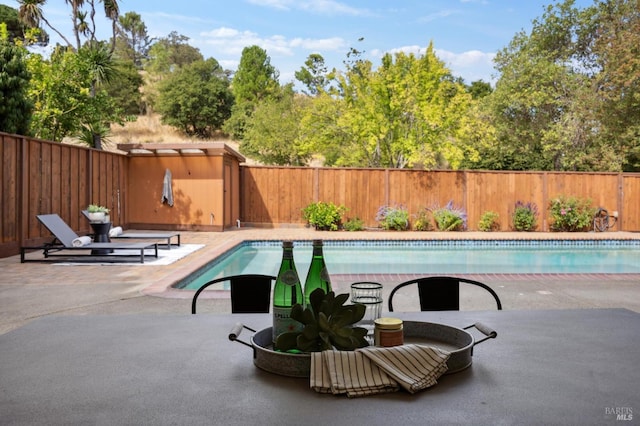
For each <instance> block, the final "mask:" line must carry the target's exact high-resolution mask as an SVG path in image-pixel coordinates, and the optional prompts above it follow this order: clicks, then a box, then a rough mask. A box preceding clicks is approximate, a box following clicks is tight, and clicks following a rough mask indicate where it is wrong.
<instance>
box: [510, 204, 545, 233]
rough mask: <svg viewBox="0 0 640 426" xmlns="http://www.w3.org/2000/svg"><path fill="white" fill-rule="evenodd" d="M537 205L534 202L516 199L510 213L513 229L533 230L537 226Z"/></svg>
mask: <svg viewBox="0 0 640 426" xmlns="http://www.w3.org/2000/svg"><path fill="white" fill-rule="evenodd" d="M538 214H539V213H538V206H537V205H536V203H532V202H527V203H525V202H523V201H520V200H518V201H516V204H515V206H514V208H513V213H512V214H511V220H512V226H513V229H514V230H515V231H525V232H530V231H535V229H536V227H537V226H538Z"/></svg>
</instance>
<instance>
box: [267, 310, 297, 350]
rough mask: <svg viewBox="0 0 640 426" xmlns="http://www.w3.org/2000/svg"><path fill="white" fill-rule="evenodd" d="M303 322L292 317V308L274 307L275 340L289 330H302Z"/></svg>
mask: <svg viewBox="0 0 640 426" xmlns="http://www.w3.org/2000/svg"><path fill="white" fill-rule="evenodd" d="M302 327H303V326H302V323H300V322H298V321H296V320H294V319H293V318H291V308H279V307H277V306H274V307H273V341H274V342H275V341H276V338H277V337H278V336H279V335H280V334H282V333H286V332H289V331H300V330H302Z"/></svg>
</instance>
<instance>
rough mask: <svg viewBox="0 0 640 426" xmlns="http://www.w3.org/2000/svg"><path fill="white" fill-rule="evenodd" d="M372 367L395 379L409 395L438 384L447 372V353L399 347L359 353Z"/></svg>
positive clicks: (368, 349) (424, 348)
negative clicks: (373, 365) (373, 364)
mask: <svg viewBox="0 0 640 426" xmlns="http://www.w3.org/2000/svg"><path fill="white" fill-rule="evenodd" d="M360 351H361V352H362V353H363V354H365V355H366V356H367V357H368V358H369V359H370V360H371V361H372V362H373V363H375V364H376V365H377V366H378V367H380V368H381V369H382V370H384V371H385V372H386V373H387V374H388V375H389V376H391V377H392V378H393V379H395V380H396V381H397V382H398V384H399V385H400V386H402V388H403V389H405V390H406V391H408V392H409V393H416V392H418V391H420V390H422V389H426V388H428V387H431V386H433V385H435V384H436V383H438V378H439V377H440V376H442V375H443V374H444V373H445V372H446V371H447V368H448V367H447V360H448V359H449V355H450V353H449V352H446V351H443V350H442V349H439V348H435V347H433V346H424V345H413V344H412V345H402V346H393V347H390V348H380V347H368V348H363V349H360Z"/></svg>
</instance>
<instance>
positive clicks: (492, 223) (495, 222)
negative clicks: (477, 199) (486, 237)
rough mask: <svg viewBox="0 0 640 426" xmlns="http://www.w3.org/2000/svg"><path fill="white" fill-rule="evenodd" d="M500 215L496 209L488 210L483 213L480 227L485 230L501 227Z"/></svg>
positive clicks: (489, 230) (495, 229) (494, 229)
mask: <svg viewBox="0 0 640 426" xmlns="http://www.w3.org/2000/svg"><path fill="white" fill-rule="evenodd" d="M499 219H500V215H499V214H498V213H496V212H494V211H491V210H488V211H486V212H484V213H482V216H481V217H480V222H479V223H478V229H480V230H481V231H485V232H491V231H497V230H499V229H500V221H499Z"/></svg>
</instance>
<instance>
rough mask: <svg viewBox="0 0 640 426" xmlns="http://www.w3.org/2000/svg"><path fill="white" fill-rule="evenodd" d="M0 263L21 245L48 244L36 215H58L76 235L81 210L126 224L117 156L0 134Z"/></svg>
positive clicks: (83, 227)
mask: <svg viewBox="0 0 640 426" xmlns="http://www.w3.org/2000/svg"><path fill="white" fill-rule="evenodd" d="M0 142H1V144H0V153H1V154H2V162H1V163H0V176H2V184H1V185H0V202H1V203H2V218H1V219H0V236H1V240H0V257H7V256H10V255H14V254H16V253H19V249H20V246H21V245H30V244H34V243H36V244H39V243H42V242H44V241H51V235H50V234H49V233H48V232H47V231H46V230H45V229H43V227H42V226H40V224H39V222H38V220H37V219H36V215H38V214H45V213H58V214H59V215H60V216H61V217H62V218H63V220H64V221H65V222H67V223H68V224H69V226H70V227H71V228H73V229H74V230H76V232H78V233H79V234H81V233H85V234H86V233H89V232H91V231H90V226H89V223H88V221H87V220H86V218H84V217H83V216H82V213H81V211H82V209H84V208H86V207H87V206H88V205H89V204H91V203H95V204H100V205H104V206H106V207H108V208H109V209H110V210H111V211H110V215H111V219H112V221H113V222H115V223H126V222H127V221H126V217H124V205H125V200H126V196H127V194H126V180H127V176H126V168H125V166H126V162H127V160H128V158H127V157H126V156H123V155H120V154H114V153H110V152H105V151H98V150H94V149H88V148H83V147H79V146H74V145H67V144H61V143H57V142H48V141H42V140H37V139H29V138H24V137H21V136H16V135H8V134H4V133H0Z"/></svg>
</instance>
